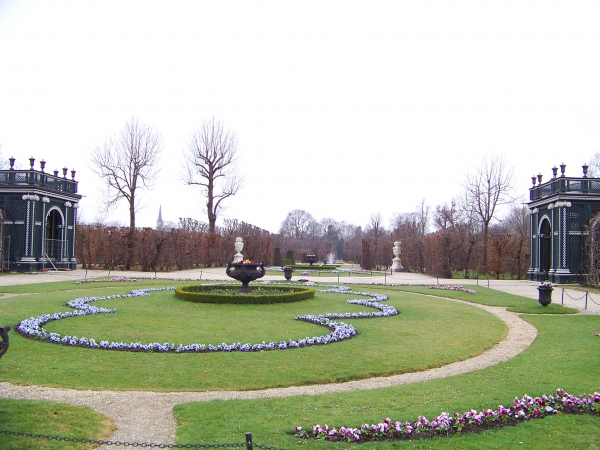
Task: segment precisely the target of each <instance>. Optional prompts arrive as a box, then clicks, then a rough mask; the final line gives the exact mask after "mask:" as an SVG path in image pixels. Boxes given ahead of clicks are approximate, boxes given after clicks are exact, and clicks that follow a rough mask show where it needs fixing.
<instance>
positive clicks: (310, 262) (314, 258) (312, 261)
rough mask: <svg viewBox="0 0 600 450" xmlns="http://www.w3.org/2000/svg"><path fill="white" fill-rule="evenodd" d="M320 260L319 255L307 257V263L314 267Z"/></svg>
mask: <svg viewBox="0 0 600 450" xmlns="http://www.w3.org/2000/svg"><path fill="white" fill-rule="evenodd" d="M318 259H319V258H317V255H306V262H307V263H309V264H310V265H311V266H312V265H313V263H316V262H317V261H318Z"/></svg>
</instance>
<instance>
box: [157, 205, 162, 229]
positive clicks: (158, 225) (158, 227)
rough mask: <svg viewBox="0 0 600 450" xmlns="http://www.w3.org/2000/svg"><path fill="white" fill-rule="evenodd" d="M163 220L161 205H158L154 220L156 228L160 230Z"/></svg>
mask: <svg viewBox="0 0 600 450" xmlns="http://www.w3.org/2000/svg"><path fill="white" fill-rule="evenodd" d="M163 225H164V224H163V220H162V205H159V206H158V220H157V221H156V229H157V230H162V228H163Z"/></svg>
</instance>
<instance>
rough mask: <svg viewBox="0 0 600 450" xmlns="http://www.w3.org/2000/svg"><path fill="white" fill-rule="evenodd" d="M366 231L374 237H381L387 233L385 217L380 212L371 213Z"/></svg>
mask: <svg viewBox="0 0 600 450" xmlns="http://www.w3.org/2000/svg"><path fill="white" fill-rule="evenodd" d="M365 233H367V234H369V235H370V236H372V237H373V239H379V238H380V237H381V236H382V235H383V234H384V233H385V229H384V228H383V217H382V215H381V213H380V212H377V213H374V214H371V216H370V217H369V223H368V224H367V227H366V230H365Z"/></svg>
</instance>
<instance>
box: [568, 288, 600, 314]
mask: <svg viewBox="0 0 600 450" xmlns="http://www.w3.org/2000/svg"><path fill="white" fill-rule="evenodd" d="M565 294H566V295H567V297H569V298H570V299H571V300H581V299H583V298H585V305H584V307H583V309H586V310H587V306H588V300H590V301H591V302H592V303H593V304H594V305H598V306H600V303H598V302H596V301H594V299H593V298H592V294H590V293H589V292H588V291H585V294H583V295H582V296H581V297H579V298H575V297H572V296H571V295H570V294H569V293H568V292H567V290H566V289H565V288H563V290H562V295H563V299H562V300H561V304H564V296H565Z"/></svg>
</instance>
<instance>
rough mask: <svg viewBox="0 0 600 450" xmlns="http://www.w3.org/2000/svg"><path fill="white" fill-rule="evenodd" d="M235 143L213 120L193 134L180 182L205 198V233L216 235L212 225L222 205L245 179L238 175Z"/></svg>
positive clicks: (231, 136) (205, 122) (236, 146)
mask: <svg viewBox="0 0 600 450" xmlns="http://www.w3.org/2000/svg"><path fill="white" fill-rule="evenodd" d="M237 151H238V142H237V138H236V136H235V133H233V132H232V131H230V130H225V128H224V127H223V124H222V123H221V122H219V121H215V118H214V117H213V118H212V119H210V120H207V121H204V122H203V123H202V126H201V127H200V129H198V130H195V131H194V132H192V135H191V137H190V140H189V143H188V148H187V151H185V152H184V166H183V168H182V169H183V170H182V175H181V178H182V180H183V182H184V183H185V184H187V185H190V186H191V185H194V186H200V188H201V189H202V192H203V194H204V195H206V211H207V213H208V229H209V232H210V233H214V232H215V224H216V222H217V217H218V214H219V211H220V210H221V209H222V208H223V205H222V202H223V200H225V199H226V198H229V197H231V196H233V195H235V194H237V192H238V190H239V189H240V188H241V187H242V185H243V183H244V178H243V177H242V176H240V175H239V174H238V172H237V167H236V164H237V159H238V158H237Z"/></svg>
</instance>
